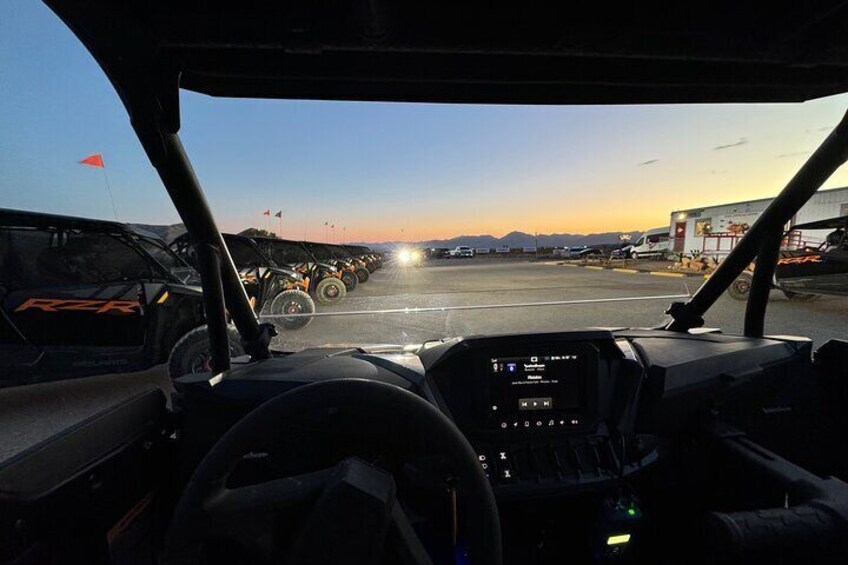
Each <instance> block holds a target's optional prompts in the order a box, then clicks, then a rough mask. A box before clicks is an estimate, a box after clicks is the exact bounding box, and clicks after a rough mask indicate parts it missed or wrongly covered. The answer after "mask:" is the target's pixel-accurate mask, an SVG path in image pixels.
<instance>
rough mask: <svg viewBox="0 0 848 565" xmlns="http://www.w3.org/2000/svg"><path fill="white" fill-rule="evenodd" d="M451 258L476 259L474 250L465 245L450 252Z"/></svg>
mask: <svg viewBox="0 0 848 565" xmlns="http://www.w3.org/2000/svg"><path fill="white" fill-rule="evenodd" d="M450 257H452V258H454V259H461V258H462V257H474V250H473V249H471V248H470V247H466V246H465V245H460V246H458V247H455V248H453V249H451V250H450Z"/></svg>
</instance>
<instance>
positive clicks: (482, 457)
mask: <svg viewBox="0 0 848 565" xmlns="http://www.w3.org/2000/svg"><path fill="white" fill-rule="evenodd" d="M477 461H479V462H480V467H481V468H482V469H483V472H484V473H485V474H486V478H487V479H489V480H491V478H492V460H491V458H490V457H489V454H488V453H487V452H485V451H478V452H477Z"/></svg>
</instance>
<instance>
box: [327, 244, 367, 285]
mask: <svg viewBox="0 0 848 565" xmlns="http://www.w3.org/2000/svg"><path fill="white" fill-rule="evenodd" d="M324 247H326V248H327V249H329V250H330V252H331V253H332V254H333V257H335V258H336V260H338V261H343V262H345V263H346V264H348V265H350V266H351V268H352V269H353V272H354V273H355V274H356V278H357V279H358V280H359V282H361V283H364V282H366V281H367V280H368V278H369V276H370V274H371V271H369V270H368V264H367V263H366V261H365V260H364V259H362V258H360V257H357V256H355V255H354V254H352V253H351V252H350V251H348V250H347V249H346V248H345V247H344V246H343V245H332V244H329V243H325V244H324Z"/></svg>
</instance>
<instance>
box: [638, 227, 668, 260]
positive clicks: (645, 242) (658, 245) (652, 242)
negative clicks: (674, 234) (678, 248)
mask: <svg viewBox="0 0 848 565" xmlns="http://www.w3.org/2000/svg"><path fill="white" fill-rule="evenodd" d="M668 233H669V229H668V226H665V227H662V228H653V229H650V230H648V231H646V232H645V233H643V234H642V236H641V237H640V238H639V239H638V240H636V243H634V244H633V245H632V246H631V247H630V252H629V253H630V257H632V258H633V259H639V258H640V257H665V256H666V255H668V253H669V251H670V250H671V248H670V247H669V245H670V240H669V237H668Z"/></svg>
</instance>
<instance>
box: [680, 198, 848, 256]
mask: <svg viewBox="0 0 848 565" xmlns="http://www.w3.org/2000/svg"><path fill="white" fill-rule="evenodd" d="M772 200H773V198H763V199H760V200H749V201H746V202H734V203H732V204H719V205H717V206H705V207H703V208H692V209H689V210H676V211H674V212H672V213H671V219H670V225H669V237H670V238H671V249H672V252H674V253H683V254H685V255H692V254H695V253H702V254H704V255H712V256H722V255H726V254H727V253H729V252H730V250H731V249H732V248H733V246H734V245H736V242H737V241H739V239H740V238H741V237H742V236H743V235H744V234H745V232H746V231H747V230H748V228H749V227H750V226H751V225H753V224H754V222H755V221H756V219H757V218H759V217H760V214H762V213H763V211H764V210H765V209H766V207H767V206H768V205H769V204H770V203H771V201H772ZM845 215H848V187H842V188H832V189H828V190H820V191H818V192H817V193H816V194H815V195H813V197H812V198H811V199H810V200H809V202H807V203H806V204H805V205H804V207H803V208H801V209H800V210H799V211H798V213H797V214H796V215H795V217H794V218H793V219H792V221H791V222H790V226H787V227H791V226H792V225H796V224H802V223H807V222H812V221H815V220H824V219H827V218H833V217H835V216H845ZM826 235H827V231H819V232H805V233H803V234H802V235H801V237H802V238H803V240H804V241H805V242H809V243H813V244H814V243H818V242H821V241H822V240H823V239H824V237H825V236H826Z"/></svg>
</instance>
